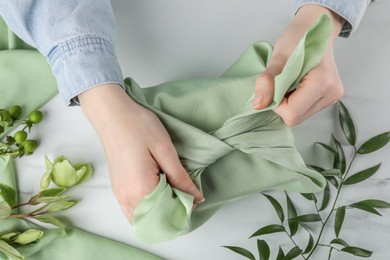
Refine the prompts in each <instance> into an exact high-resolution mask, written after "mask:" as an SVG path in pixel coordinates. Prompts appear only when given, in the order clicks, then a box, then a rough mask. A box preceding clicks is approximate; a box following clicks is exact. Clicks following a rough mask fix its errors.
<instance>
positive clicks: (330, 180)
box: [325, 177, 339, 189]
mask: <svg viewBox="0 0 390 260" xmlns="http://www.w3.org/2000/svg"><path fill="white" fill-rule="evenodd" d="M325 178H326V180H327V181H329V182H330V183H331V184H332V185H333V186H334V187H335V188H336V189H338V188H339V182H338V181H337V179H336V178H335V177H325Z"/></svg>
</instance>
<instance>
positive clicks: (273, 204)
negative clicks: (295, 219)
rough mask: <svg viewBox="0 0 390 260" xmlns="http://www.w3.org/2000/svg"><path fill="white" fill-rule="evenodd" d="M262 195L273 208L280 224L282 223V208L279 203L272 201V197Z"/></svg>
mask: <svg viewBox="0 0 390 260" xmlns="http://www.w3.org/2000/svg"><path fill="white" fill-rule="evenodd" d="M263 195H264V196H265V197H266V198H267V199H268V200H269V201H270V202H271V204H272V206H273V207H274V209H275V211H276V214H278V217H279V219H280V222H281V223H283V221H284V212H283V208H282V206H281V205H280V203H279V202H278V201H277V200H276V199H274V198H273V197H272V196H270V195H267V194H263Z"/></svg>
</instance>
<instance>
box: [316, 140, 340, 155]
mask: <svg viewBox="0 0 390 260" xmlns="http://www.w3.org/2000/svg"><path fill="white" fill-rule="evenodd" d="M314 144H318V145H320V146H321V147H323V148H325V149H326V150H327V151H329V152H331V153H332V155H335V154H336V151H335V150H334V149H333V148H332V147H330V146H329V145H327V144H324V143H321V142H315V143H314Z"/></svg>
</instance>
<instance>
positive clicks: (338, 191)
mask: <svg viewBox="0 0 390 260" xmlns="http://www.w3.org/2000/svg"><path fill="white" fill-rule="evenodd" d="M353 148H354V153H353V156H352V159H351V161H350V162H349V165H348V168H347V170H346V171H345V175H344V177H341V181H340V184H339V187H338V188H337V194H336V197H335V199H334V201H333V205H332V209H331V210H330V213H329V214H328V216H327V217H326V219H325V221H324V222H323V224H322V227H321V230H320V233H319V234H318V238H317V241H316V243H315V244H314V247H313V248H312V250H311V251H310V254H309V255H308V256H307V258H306V259H310V257H311V256H312V255H313V253H314V251H315V250H316V249H317V247H318V245H319V242H320V239H321V237H322V234H323V232H324V229H325V227H326V224H327V223H328V221H329V219H330V217H331V216H332V215H333V211H334V210H335V208H336V204H337V200H338V198H339V195H340V192H341V189H342V187H343V182H344V180H345V178H346V177H347V175H348V173H349V170H350V169H351V166H352V163H353V162H354V160H355V158H356V155H357V152H356V147H355V146H354V147H353ZM330 254H331V253H330Z"/></svg>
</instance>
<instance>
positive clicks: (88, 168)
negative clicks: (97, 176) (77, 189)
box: [74, 163, 93, 184]
mask: <svg viewBox="0 0 390 260" xmlns="http://www.w3.org/2000/svg"><path fill="white" fill-rule="evenodd" d="M74 167H75V168H76V170H80V169H82V168H85V171H84V172H83V174H82V176H81V178H80V179H78V181H77V184H81V183H83V182H85V181H87V180H89V179H90V178H91V176H92V172H93V169H92V165H91V164H90V163H79V164H75V165H74Z"/></svg>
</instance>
